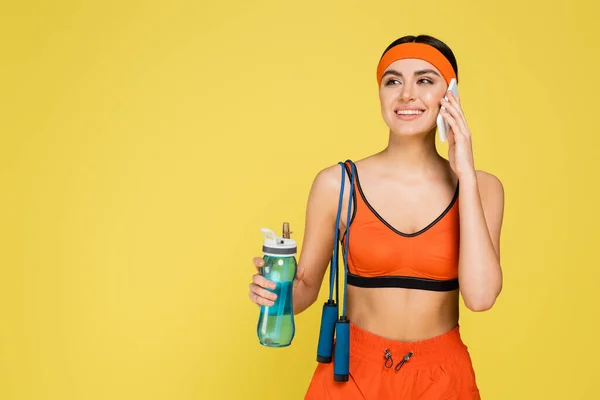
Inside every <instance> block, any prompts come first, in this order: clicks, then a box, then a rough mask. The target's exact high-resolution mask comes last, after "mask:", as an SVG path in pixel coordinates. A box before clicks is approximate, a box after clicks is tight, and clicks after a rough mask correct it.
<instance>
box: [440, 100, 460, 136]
mask: <svg viewBox="0 0 600 400" xmlns="http://www.w3.org/2000/svg"><path fill="white" fill-rule="evenodd" d="M441 113H442V117H443V118H444V119H445V120H446V121H447V122H448V125H450V128H452V136H453V138H452V140H453V142H454V143H456V142H460V137H457V134H456V132H459V131H460V128H459V127H458V124H457V123H456V120H455V119H454V117H453V116H452V115H451V114H450V113H449V112H448V109H447V108H446V109H444V110H441ZM458 135H460V133H459V134H458ZM457 139H458V140H457Z"/></svg>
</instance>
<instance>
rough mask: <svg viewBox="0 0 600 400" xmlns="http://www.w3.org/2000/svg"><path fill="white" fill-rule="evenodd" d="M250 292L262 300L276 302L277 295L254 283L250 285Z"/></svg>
mask: <svg viewBox="0 0 600 400" xmlns="http://www.w3.org/2000/svg"><path fill="white" fill-rule="evenodd" d="M250 291H251V292H253V293H255V294H256V295H258V296H260V297H262V298H263V299H268V300H272V301H275V300H277V294H275V293H273V292H271V291H269V290H267V289H265V288H263V287H261V286H259V285H257V284H256V283H251V284H250Z"/></svg>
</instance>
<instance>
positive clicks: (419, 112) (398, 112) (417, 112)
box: [396, 110, 423, 115]
mask: <svg viewBox="0 0 600 400" xmlns="http://www.w3.org/2000/svg"><path fill="white" fill-rule="evenodd" d="M396 114H399V115H417V114H423V111H421V110H398V111H396Z"/></svg>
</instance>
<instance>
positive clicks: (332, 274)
mask: <svg viewBox="0 0 600 400" xmlns="http://www.w3.org/2000/svg"><path fill="white" fill-rule="evenodd" d="M338 164H339V165H341V166H342V187H341V190H340V200H339V203H338V212H337V217H336V220H335V239H334V243H333V245H334V247H333V257H332V259H331V268H330V270H329V300H332V298H333V283H334V281H335V283H336V290H335V295H336V303H337V304H339V294H338V291H339V286H338V284H337V283H338V281H337V279H336V278H337V269H338V240H339V232H340V215H341V213H342V200H343V198H344V185H345V183H346V168H345V166H344V164H343V163H342V162H339V163H338Z"/></svg>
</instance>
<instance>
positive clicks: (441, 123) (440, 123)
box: [436, 78, 458, 142]
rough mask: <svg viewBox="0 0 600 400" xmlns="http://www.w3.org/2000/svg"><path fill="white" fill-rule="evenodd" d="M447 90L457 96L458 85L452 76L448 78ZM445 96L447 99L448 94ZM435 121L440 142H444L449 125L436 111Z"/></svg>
mask: <svg viewBox="0 0 600 400" xmlns="http://www.w3.org/2000/svg"><path fill="white" fill-rule="evenodd" d="M448 90H449V91H451V92H452V94H453V95H454V96H458V85H457V83H456V79H454V78H452V79H451V80H450V84H449V85H448ZM445 98H446V100H447V99H448V96H445ZM436 121H437V128H438V133H439V134H440V140H441V141H442V142H445V141H446V138H447V137H448V130H449V129H450V126H449V125H448V123H447V122H446V120H445V119H444V117H442V114H441V113H438V116H437V120H436Z"/></svg>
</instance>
